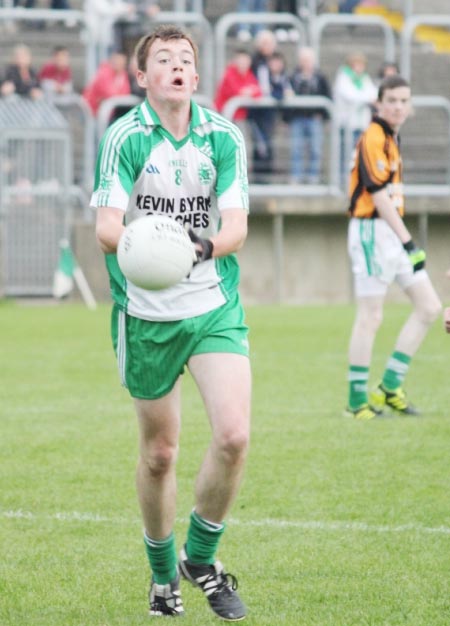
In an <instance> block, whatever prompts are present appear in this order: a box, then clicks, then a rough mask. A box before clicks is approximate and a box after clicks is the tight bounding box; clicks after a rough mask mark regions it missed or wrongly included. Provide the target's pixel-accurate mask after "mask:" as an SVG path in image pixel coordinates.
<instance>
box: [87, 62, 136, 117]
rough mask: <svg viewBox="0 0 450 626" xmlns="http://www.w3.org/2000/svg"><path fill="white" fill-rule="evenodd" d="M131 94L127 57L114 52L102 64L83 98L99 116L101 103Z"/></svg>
mask: <svg viewBox="0 0 450 626" xmlns="http://www.w3.org/2000/svg"><path fill="white" fill-rule="evenodd" d="M130 93H131V88H130V79H129V77H128V70H127V56H126V54H123V53H122V52H113V53H112V54H111V55H110V57H109V59H108V60H107V61H105V62H104V63H102V64H101V65H100V67H99V68H98V70H97V73H96V74H95V76H94V77H93V79H92V80H91V82H90V83H88V85H86V87H85V88H84V90H83V98H84V99H85V100H86V102H87V103H88V104H89V106H90V107H91V110H92V112H93V114H94V115H97V113H98V109H99V107H100V105H101V103H102V102H103V101H104V100H107V99H108V98H112V97H113V96H126V95H129V94H130Z"/></svg>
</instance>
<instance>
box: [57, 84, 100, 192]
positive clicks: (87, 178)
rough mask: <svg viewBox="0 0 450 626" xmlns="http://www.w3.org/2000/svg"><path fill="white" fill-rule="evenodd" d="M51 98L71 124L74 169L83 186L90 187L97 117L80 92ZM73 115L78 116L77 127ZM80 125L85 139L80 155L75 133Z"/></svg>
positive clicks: (93, 163)
mask: <svg viewBox="0 0 450 626" xmlns="http://www.w3.org/2000/svg"><path fill="white" fill-rule="evenodd" d="M49 100H50V102H51V103H52V104H54V105H55V107H56V108H57V109H58V110H59V111H60V112H61V113H62V115H63V116H64V117H65V119H66V120H67V122H68V124H69V127H70V129H71V134H72V144H73V151H74V156H73V164H74V171H75V174H76V177H77V178H79V180H80V183H81V186H82V187H83V188H84V189H88V188H89V187H90V185H91V181H92V177H93V172H94V166H95V139H94V138H95V118H94V116H93V115H92V113H91V109H90V107H89V105H88V104H87V102H86V100H85V99H84V98H83V97H82V96H81V95H79V94H75V93H73V94H67V95H54V96H52V97H51V98H50V99H49ZM72 115H74V116H75V117H76V118H78V120H77V121H78V124H77V128H75V124H74V121H73V118H72ZM79 127H81V132H82V135H83V140H82V150H81V154H80V155H79V156H78V155H76V151H75V146H76V144H77V139H78V138H77V137H75V135H76V133H77V131H78V128H79ZM78 142H79V139H78Z"/></svg>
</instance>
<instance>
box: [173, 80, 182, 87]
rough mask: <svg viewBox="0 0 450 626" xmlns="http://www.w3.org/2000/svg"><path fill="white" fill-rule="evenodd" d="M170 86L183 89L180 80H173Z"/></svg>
mask: <svg viewBox="0 0 450 626" xmlns="http://www.w3.org/2000/svg"><path fill="white" fill-rule="evenodd" d="M172 85H173V86H174V87H183V85H184V82H183V79H182V78H175V80H174V81H173V82H172Z"/></svg>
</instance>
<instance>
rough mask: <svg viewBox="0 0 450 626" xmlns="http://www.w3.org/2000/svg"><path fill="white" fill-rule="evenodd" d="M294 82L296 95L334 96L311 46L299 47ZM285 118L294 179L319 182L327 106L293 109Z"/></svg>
mask: <svg viewBox="0 0 450 626" xmlns="http://www.w3.org/2000/svg"><path fill="white" fill-rule="evenodd" d="M291 86H292V90H293V92H294V95H296V96H324V97H326V98H331V89H330V85H329V83H328V80H327V78H326V77H325V76H324V74H322V72H321V71H320V70H319V69H318V68H317V66H316V56H315V53H314V51H313V49H312V48H308V47H303V48H300V50H299V53H298V61H297V67H296V68H295V70H294V73H293V74H292V76H291ZM285 119H286V120H287V121H289V124H290V136H291V180H292V182H293V183H302V182H307V183H310V184H317V183H319V182H320V172H321V168H322V152H323V130H324V121H325V120H326V119H328V112H327V110H326V109H323V108H321V107H313V108H298V109H291V110H289V111H288V113H287V115H286V117H285Z"/></svg>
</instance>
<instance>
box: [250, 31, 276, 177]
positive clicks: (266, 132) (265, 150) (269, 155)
mask: <svg viewBox="0 0 450 626" xmlns="http://www.w3.org/2000/svg"><path fill="white" fill-rule="evenodd" d="M276 47H277V40H276V39H275V35H274V34H273V32H272V31H270V30H261V31H259V33H258V34H257V35H256V39H255V52H254V53H253V55H252V66H251V69H252V72H253V73H254V75H255V76H256V79H257V81H258V83H259V86H260V88H261V93H262V95H263V96H271V95H272V87H271V84H270V69H269V59H270V58H271V57H272V55H273V53H274V52H275V50H276ZM275 116H276V111H275V109H274V108H273V107H272V108H254V109H249V113H248V118H247V119H248V120H249V122H250V124H251V129H252V140H253V172H254V180H255V182H260V183H265V182H268V179H267V175H268V174H271V172H272V169H273V162H272V161H273V147H272V133H273V127H274V123H275Z"/></svg>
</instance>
